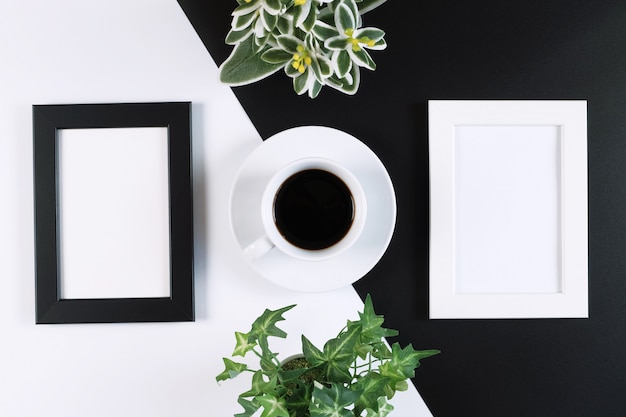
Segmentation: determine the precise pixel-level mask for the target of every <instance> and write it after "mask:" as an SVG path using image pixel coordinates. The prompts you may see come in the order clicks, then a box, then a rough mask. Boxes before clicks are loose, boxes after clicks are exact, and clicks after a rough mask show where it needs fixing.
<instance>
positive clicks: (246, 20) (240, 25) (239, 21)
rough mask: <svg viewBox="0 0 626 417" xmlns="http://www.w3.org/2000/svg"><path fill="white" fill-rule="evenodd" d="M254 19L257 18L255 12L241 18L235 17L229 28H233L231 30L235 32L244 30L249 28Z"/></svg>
mask: <svg viewBox="0 0 626 417" xmlns="http://www.w3.org/2000/svg"><path fill="white" fill-rule="evenodd" d="M256 17H257V14H256V12H252V13H250V14H245V15H241V16H235V17H234V18H233V21H232V23H231V25H230V26H231V27H232V28H233V30H237V31H239V30H244V29H245V28H247V27H248V26H250V25H251V24H252V22H254V19H255V18H256Z"/></svg>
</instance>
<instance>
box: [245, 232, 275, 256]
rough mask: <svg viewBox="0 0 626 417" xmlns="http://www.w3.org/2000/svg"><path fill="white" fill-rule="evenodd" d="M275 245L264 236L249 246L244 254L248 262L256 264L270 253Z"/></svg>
mask: <svg viewBox="0 0 626 417" xmlns="http://www.w3.org/2000/svg"><path fill="white" fill-rule="evenodd" d="M274 246H275V245H274V244H273V243H272V241H271V240H270V239H269V238H268V237H267V236H266V235H263V236H261V237H260V238H258V239H257V240H255V241H254V242H252V243H251V244H249V245H248V246H247V247H246V248H245V249H244V250H243V253H244V254H245V255H246V257H247V258H248V260H250V261H252V262H254V261H256V260H257V259H259V258H260V257H262V256H264V255H265V254H266V253H268V252H269V251H270V250H272V248H273V247H274Z"/></svg>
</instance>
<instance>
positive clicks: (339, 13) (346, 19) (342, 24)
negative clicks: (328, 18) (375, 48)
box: [335, 3, 356, 33]
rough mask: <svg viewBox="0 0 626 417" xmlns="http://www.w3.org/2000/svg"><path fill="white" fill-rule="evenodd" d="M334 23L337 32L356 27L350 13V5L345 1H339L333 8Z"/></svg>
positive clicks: (344, 31)
mask: <svg viewBox="0 0 626 417" xmlns="http://www.w3.org/2000/svg"><path fill="white" fill-rule="evenodd" d="M335 25H336V26H337V30H339V33H346V30H353V29H355V28H356V20H355V18H354V16H353V15H352V11H351V10H350V7H348V6H347V5H346V4H345V3H340V4H339V6H337V8H336V9H335Z"/></svg>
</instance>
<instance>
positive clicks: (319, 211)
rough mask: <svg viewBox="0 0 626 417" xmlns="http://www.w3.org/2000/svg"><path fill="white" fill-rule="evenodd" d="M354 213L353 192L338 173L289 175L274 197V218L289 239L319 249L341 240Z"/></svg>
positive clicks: (298, 173)
mask: <svg viewBox="0 0 626 417" xmlns="http://www.w3.org/2000/svg"><path fill="white" fill-rule="evenodd" d="M353 216H354V207H353V201H352V194H351V193H350V190H349V189H348V186H347V185H346V184H345V183H344V182H343V181H342V180H341V179H340V178H339V177H337V176H336V175H334V174H332V173H330V172H328V171H324V170H321V169H307V170H304V171H300V172H297V173H295V174H293V175H292V176H291V177H289V178H287V179H286V180H285V182H284V183H283V184H282V185H281V187H280V189H279V190H278V192H277V193H276V197H275V199H274V220H275V222H276V226H277V227H278V230H279V231H280V233H281V234H282V235H283V236H284V238H285V239H287V241H289V242H291V243H292V244H293V245H295V246H298V247H300V248H302V249H308V250H319V249H325V248H328V247H330V246H332V245H334V244H335V243H337V242H339V241H340V240H341V239H343V237H344V236H345V235H346V233H348V230H350V226H352V219H353Z"/></svg>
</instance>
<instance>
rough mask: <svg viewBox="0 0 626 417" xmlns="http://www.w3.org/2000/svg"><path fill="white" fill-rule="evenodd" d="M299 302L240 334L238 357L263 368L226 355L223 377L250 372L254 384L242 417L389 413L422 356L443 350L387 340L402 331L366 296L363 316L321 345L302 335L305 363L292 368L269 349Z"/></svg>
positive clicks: (242, 400) (242, 399)
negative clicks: (255, 359)
mask: <svg viewBox="0 0 626 417" xmlns="http://www.w3.org/2000/svg"><path fill="white" fill-rule="evenodd" d="M293 307H294V306H293V305H291V306H287V307H283V308H281V309H278V310H267V309H266V310H265V312H264V313H263V314H262V315H261V316H260V317H258V318H257V319H256V320H255V321H254V322H253V323H252V328H251V329H250V331H248V332H247V333H241V332H235V339H236V344H235V349H234V351H233V354H232V355H233V356H241V357H245V356H246V355H247V354H248V353H250V352H252V353H253V354H254V355H256V356H257V357H258V358H259V367H258V368H251V367H249V366H248V365H247V364H245V363H240V362H235V361H233V360H231V359H229V358H224V364H225V369H224V371H223V372H222V373H220V374H219V375H218V376H217V377H216V379H217V381H218V382H219V381H224V380H227V379H230V378H234V377H236V376H237V375H239V374H241V373H243V372H248V373H251V374H252V384H251V388H250V389H249V390H248V391H246V392H244V393H242V394H241V395H239V399H238V402H239V404H240V405H241V406H242V407H243V408H244V411H243V412H241V413H239V414H235V417H251V416H252V415H253V414H254V415H258V414H257V413H259V412H260V416H261V417H327V416H336V417H384V416H387V415H388V414H389V413H390V412H391V411H392V410H393V407H392V406H391V404H389V403H388V402H387V400H389V399H391V398H392V397H393V396H394V394H395V393H396V391H403V390H406V389H407V388H408V379H409V378H413V377H414V376H415V369H416V368H417V367H419V366H420V360H421V359H424V358H427V357H429V356H433V355H436V354H437V353H439V351H438V350H421V351H418V350H415V349H413V346H412V345H410V344H409V345H408V346H406V347H404V348H402V347H401V346H400V345H399V344H398V343H394V344H393V345H391V349H390V348H389V347H388V345H387V343H386V342H385V340H384V338H385V337H392V336H396V335H397V334H398V332H397V331H396V330H392V329H387V328H384V327H382V324H383V320H384V319H383V316H381V315H377V314H376V313H375V312H374V307H373V305H372V299H371V297H370V296H369V295H368V296H367V297H366V299H365V307H364V309H363V312H360V313H359V320H357V321H350V320H348V322H347V325H346V326H345V327H344V328H343V329H342V330H341V331H340V332H339V334H338V335H337V337H335V338H332V339H330V340H328V341H327V342H326V343H325V344H324V346H323V348H322V349H318V348H317V347H315V346H314V345H313V343H311V341H309V339H307V338H306V337H305V336H304V335H302V354H303V356H304V359H305V364H306V365H305V366H304V367H299V368H297V369H288V368H287V367H286V366H285V364H284V363H282V362H281V361H280V360H279V358H278V354H277V353H275V352H274V351H272V350H271V349H270V346H269V342H268V339H269V338H270V337H281V338H285V337H287V333H285V332H284V331H283V330H281V329H279V328H278V327H277V326H276V323H277V322H278V321H281V320H284V318H283V316H282V315H283V313H285V312H286V311H288V310H290V309H292V308H293Z"/></svg>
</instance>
